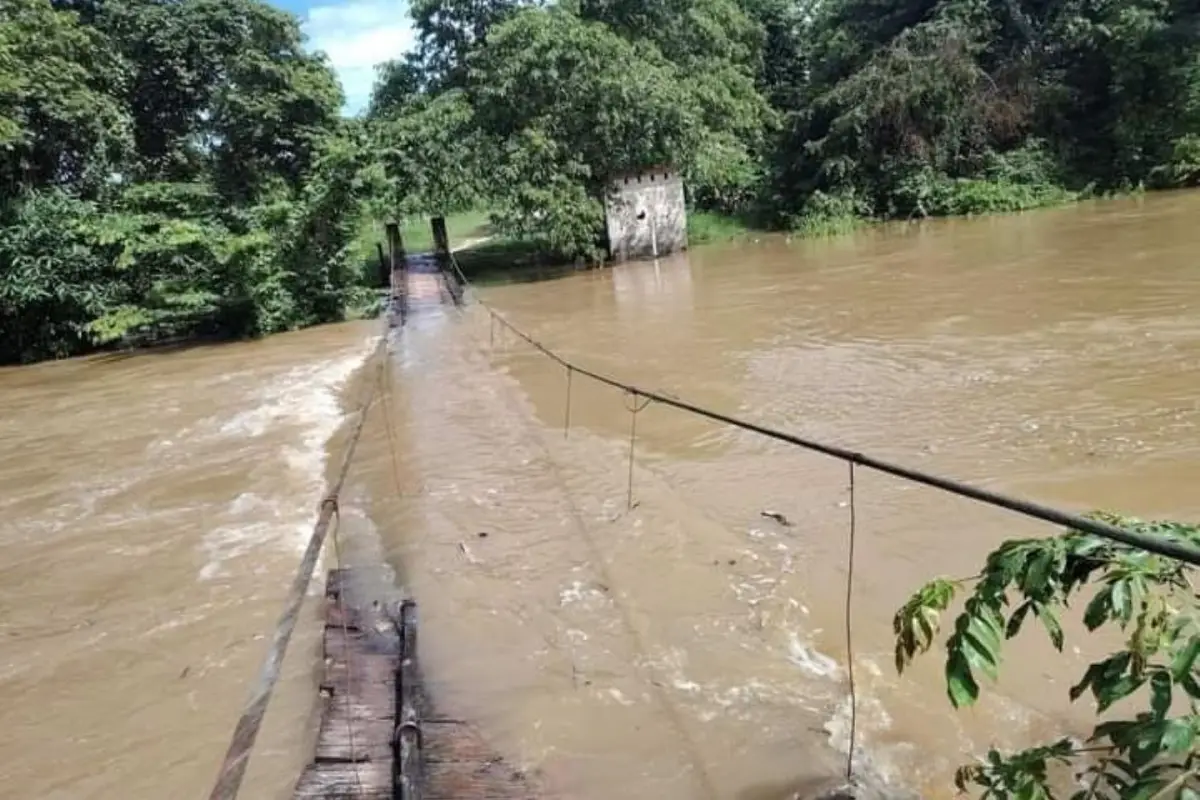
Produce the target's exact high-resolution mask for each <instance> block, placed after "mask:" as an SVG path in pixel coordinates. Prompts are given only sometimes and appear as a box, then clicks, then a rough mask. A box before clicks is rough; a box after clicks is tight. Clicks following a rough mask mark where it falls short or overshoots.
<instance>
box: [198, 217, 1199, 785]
mask: <svg viewBox="0 0 1200 800" xmlns="http://www.w3.org/2000/svg"><path fill="white" fill-rule="evenodd" d="M433 229H434V240H435V250H434V251H433V252H432V253H422V254H412V255H409V254H406V253H405V251H404V247H403V243H402V241H401V240H400V234H399V230H398V227H397V226H395V225H389V226H388V230H387V239H388V246H387V252H386V253H385V252H384V248H383V247H382V246H381V247H380V250H379V253H380V274H381V282H386V285H387V287H388V290H387V291H388V295H387V296H388V299H389V304H388V309H387V312H386V314H385V319H386V325H387V329H388V331H389V332H387V333H385V334H384V335H383V336H381V337H380V342H379V345H378V349H377V352H376V353H375V355H374V357H373V358H372V360H371V361H370V362H369V363H371V364H373V365H374V369H375V377H374V379H373V380H370V381H368V382H367V384H366V389H365V390H364V393H363V397H362V398H361V401H360V404H359V407H358V411H357V416H356V418H355V419H354V421H353V423H352V428H351V435H350V438H349V440H348V445H347V447H346V449H345V453H344V457H343V460H342V463H341V466H340V470H339V471H338V472H337V473H336V474H337V475H338V478H337V480H336V481H335V482H334V483H333V485H332V486H331V487H330V489H329V493H328V495H327V496H326V497H325V499H324V500H323V501H322V502H321V504H320V508H319V513H318V516H317V521H316V523H315V525H314V528H313V532H312V536H311V538H310V540H309V542H308V547H307V549H306V551H305V554H304V556H303V558H302V560H301V563H300V566H299V568H298V570H297V574H296V576H295V579H294V582H293V585H292V587H291V591H290V592H289V595H288V599H287V602H286V604H285V607H284V609H283V611H282V613H281V615H280V618H279V621H278V624H277V626H276V628H275V630H274V632H273V635H272V639H271V644H270V648H269V650H268V654H267V657H266V659H265V661H264V663H263V665H262V668H261V670H260V672H259V675H258V676H257V679H256V680H255V682H254V684H253V688H252V691H251V694H250V698H249V700H248V702H247V704H246V706H245V709H244V712H243V714H242V716H241V718H240V719H239V721H238V724H237V726H236V728H235V730H234V732H233V735H232V738H231V741H230V745H229V748H228V751H227V753H226V757H225V759H224V761H223V763H222V765H221V768H220V772H219V775H218V779H217V781H216V784H215V785H214V787H213V789H212V792H211V794H210V800H232V799H233V798H235V797H237V796H238V793H239V790H240V788H241V783H242V777H243V775H244V773H245V770H246V766H247V763H248V761H249V758H250V756H251V753H252V751H253V748H254V744H255V741H256V739H257V735H258V730H259V727H260V725H261V723H262V719H263V716H264V714H265V711H266V708H267V705H268V703H269V700H270V697H271V694H272V691H273V689H274V687H275V684H276V682H277V680H278V678H279V674H280V667H281V663H282V660H283V656H284V653H285V651H286V649H287V645H288V642H289V640H290V638H291V635H292V632H293V631H294V629H295V626H296V622H297V618H298V615H299V610H300V607H301V604H302V602H303V599H304V596H305V594H306V593H307V589H308V586H309V584H310V582H311V580H312V577H313V573H314V571H315V569H316V565H317V563H318V561H319V559H320V555H321V553H322V551H323V550H325V549H326V548H327V547H328V548H329V550H330V551H332V554H333V560H334V567H333V569H332V570H331V571H330V572H329V574H328V577H327V580H326V583H325V596H324V606H325V607H324V632H323V652H324V668H323V670H324V671H323V678H322V680H321V682H320V685H319V693H320V700H319V702H320V712H321V722H320V728H319V732H318V740H317V744H316V748H315V752H314V754H313V757H312V760H311V762H310V763H309V765H308V766H307V768H306V769H305V770H304V772H303V774H302V775H301V776H300V777H299V779H298V781H297V784H296V787H295V793H294V796H295V797H296V798H304V799H305V800H315V799H316V798H325V799H329V798H403V799H404V800H419V799H420V798H428V799H429V800H443V798H446V799H449V798H495V799H496V800H503V799H504V798H530V800H532V798H540V797H546V796H547V791H546V787H544V786H540V785H538V783H537V781H536V780H535V779H533V778H531V777H530V776H528V775H525V774H524V773H522V772H521V771H520V770H518V769H514V768H513V767H512V766H511V765H509V764H506V763H505V762H504V760H503V759H502V758H501V757H500V756H499V755H498V754H497V753H495V752H494V751H492V750H491V749H489V747H488V745H487V742H486V740H485V738H484V736H483V735H481V733H480V731H479V730H478V729H477V728H476V727H475V726H473V725H472V724H471V723H470V722H469V721H467V720H459V719H453V718H449V717H446V716H443V715H441V714H440V713H439V710H438V705H437V698H436V697H430V696H429V694H428V693H427V692H426V691H425V689H424V684H423V682H422V679H421V669H420V664H419V659H418V651H417V631H418V624H417V620H418V615H417V604H416V601H415V599H412V598H410V599H406V600H404V601H403V602H401V603H399V604H394V605H389V604H387V603H384V602H381V601H380V600H379V598H378V597H375V596H372V592H371V589H370V581H369V580H366V579H364V578H362V576H360V575H358V574H357V573H356V571H355V570H353V569H347V568H344V567H343V566H342V565H341V563H340V562H341V558H340V552H341V547H340V543H339V538H338V527H339V507H338V501H339V496H340V494H341V492H342V489H343V486H344V483H345V480H346V475H347V473H348V471H349V467H350V464H351V463H352V462H353V459H354V456H355V451H356V448H357V445H358V442H359V440H360V438H361V436H362V432H363V426H364V421H365V419H366V415H367V412H368V410H369V409H370V408H371V407H372V406H373V405H375V404H376V403H377V402H383V403H385V404H386V402H387V400H386V394H385V393H384V392H381V391H380V387H381V386H382V385H383V384H384V382H385V381H384V377H385V373H386V369H387V367H388V363H389V360H390V359H389V352H388V351H389V347H390V342H391V340H392V337H394V336H400V335H403V329H404V326H405V323H406V321H407V319H408V316H409V315H410V314H412V313H420V312H421V310H422V309H423V308H425V307H427V306H430V305H442V304H446V305H451V306H453V307H455V308H458V309H462V308H463V307H464V306H465V305H467V304H472V305H476V306H478V307H479V308H482V309H483V310H484V311H485V312H486V314H487V315H488V319H489V325H490V326H491V329H492V336H491V340H492V341H493V342H494V340H495V334H496V331H497V330H500V329H502V330H504V331H506V332H507V333H509V334H511V335H513V336H515V337H516V338H517V339H518V340H520V341H521V342H523V343H524V344H525V345H527V346H528V347H529V348H531V349H532V350H533V351H536V352H537V353H540V354H541V355H542V356H544V357H545V358H546V359H548V360H549V361H550V362H551V363H553V364H555V365H557V366H558V367H559V368H561V369H562V371H563V376H564V384H563V385H564V405H563V427H564V433H567V434H569V431H570V428H571V394H572V389H573V386H574V385H575V383H576V381H578V380H589V381H594V382H596V383H599V384H604V385H606V386H609V387H611V388H614V389H617V390H619V391H621V392H623V393H624V394H625V395H626V398H627V404H626V407H627V409H628V411H629V440H628V476H627V494H626V497H625V501H626V505H627V507H628V508H630V509H632V508H633V507H634V505H635V486H634V469H633V467H634V463H635V459H636V452H637V451H636V447H637V420H638V415H639V414H640V412H641V411H642V410H643V409H645V408H646V407H648V406H649V405H650V404H657V405H661V406H665V407H669V408H672V409H675V410H677V411H679V412H681V413H686V414H692V415H696V416H698V417H701V418H704V419H707V420H709V421H710V422H713V423H715V424H719V425H726V426H732V427H734V428H739V429H741V430H744V431H748V432H751V433H754V434H757V435H759V436H762V437H765V438H767V439H770V440H774V441H777V442H781V443H784V444H787V445H791V446H793V447H798V448H802V449H805V450H809V451H812V452H816V453H820V454H822V455H824V456H827V457H829V458H832V459H836V460H838V461H840V462H842V463H844V464H845V465H846V481H847V486H848V489H849V502H848V513H847V520H846V523H847V535H848V537H849V548H848V551H847V564H846V569H847V586H846V598H845V651H846V652H845V655H846V658H845V665H846V668H847V671H848V685H847V691H848V692H849V695H850V703H851V706H850V707H851V715H850V734H849V744H850V752H849V753H848V755H847V758H846V768H845V778H846V781H847V783H846V786H847V787H853V784H854V779H855V774H854V764H855V759H854V748H855V746H856V743H857V739H856V735H855V723H856V718H857V715H856V709H857V704H858V698H857V696H856V687H855V680H854V658H853V655H852V654H853V652H854V642H853V632H854V628H853V613H854V608H853V603H852V597H853V592H852V589H853V581H854V558H855V551H854V538H855V534H856V504H855V495H854V492H855V485H856V476H857V475H858V474H859V473H860V472H861V471H862V470H870V471H874V472H880V473H884V474H887V475H890V476H893V477H896V478H900V479H902V480H905V481H909V482H912V483H916V484H920V485H924V486H928V487H931V488H934V489H937V490H939V491H942V492H947V493H949V494H952V495H956V496H959V497H963V498H967V499H969V500H972V501H975V502H978V503H983V504H986V505H989V506H993V507H996V508H1000V509H1004V510H1007V511H1010V512H1013V513H1015V514H1019V515H1022V516H1024V517H1027V518H1032V519H1035V520H1039V521H1041V522H1044V523H1048V524H1051V525H1054V526H1057V527H1058V528H1068V529H1072V530H1075V531H1079V532H1082V533H1087V534H1091V535H1094V536H1097V537H1101V538H1103V539H1106V540H1109V541H1113V542H1117V543H1121V544H1123V545H1127V546H1130V547H1135V548H1139V549H1142V550H1145V551H1147V552H1151V553H1155V554H1158V555H1161V556H1164V557H1167V558H1171V559H1177V560H1179V561H1183V562H1185V563H1188V564H1192V565H1200V548H1197V547H1195V546H1194V545H1192V544H1190V543H1188V542H1186V541H1181V540H1178V539H1173V538H1170V537H1166V536H1164V537H1150V536H1145V535H1141V534H1138V533H1134V532H1131V531H1128V530H1125V529H1123V528H1120V527H1117V526H1115V525H1112V524H1109V523H1107V522H1105V521H1102V520H1098V519H1093V518H1090V517H1084V516H1080V515H1077V514H1073V513H1070V512H1067V511H1063V510H1061V509H1056V508H1051V507H1047V506H1044V505H1041V504H1038V503H1034V502H1030V501H1028V500H1024V499H1020V498H1015V497H1010V496H1007V495H1003V494H1000V493H997V492H993V491H989V490H987V489H983V488H980V487H977V486H973V485H969V484H966V483H963V482H960V481H957V480H953V479H950V478H947V477H943V476H938V475H933V474H930V473H927V472H924V471H921V470H917V469H913V468H911V467H907V466H904V465H901V464H897V463H893V462H891V461H887V460H883V459H880V458H876V457H873V456H871V455H869V454H866V453H861V452H857V451H853V450H850V449H847V448H844V447H840V446H838V445H836V444H831V443H827V442H822V441H816V440H813V439H810V438H807V437H804V436H800V435H796V434H793V433H789V432H786V431H781V430H777V429H774V428H771V427H768V426H765V425H761V424H756V423H753V422H749V421H746V420H743V419H739V418H737V417H735V416H732V415H729V414H726V413H723V412H720V411H718V410H714V409H710V408H706V407H703V406H701V405H698V404H694V403H691V402H689V401H688V400H686V399H684V398H681V397H678V396H675V395H673V394H669V393H666V392H664V391H662V390H658V389H653V388H648V387H640V386H636V385H633V384H630V383H628V382H625V381H623V380H621V379H620V378H619V377H618V376H613V375H607V374H604V373H601V372H598V371H595V370H593V369H591V368H590V367H588V366H587V365H585V364H581V363H577V362H575V361H573V360H570V359H567V358H565V357H563V356H561V355H560V354H559V353H558V352H556V351H555V350H554V349H553V347H552V346H550V345H548V344H546V343H544V342H541V341H539V340H538V339H537V338H535V337H533V336H531V335H529V334H528V333H527V332H525V331H524V330H522V329H521V328H520V327H519V326H518V325H517V324H516V323H514V322H513V321H511V320H510V319H508V318H507V317H506V316H505V315H504V314H502V313H501V312H500V311H499V310H497V309H496V308H493V307H492V306H491V305H490V304H489V303H487V301H486V300H485V299H484V298H482V297H481V296H480V293H479V292H477V291H475V290H474V288H473V287H472V285H471V283H470V281H469V280H468V278H467V276H466V275H465V274H464V273H463V271H462V269H461V268H460V266H459V265H458V263H457V261H456V259H455V257H454V254H453V252H452V251H451V249H450V246H449V242H448V240H447V237H446V230H445V225H444V222H443V221H441V220H434V223H433ZM392 457H393V459H395V458H396V453H395V449H394V444H393V452H392ZM699 772H700V776H701V779H702V781H704V771H703V769H702V767H701V768H700V769H699ZM705 788H706V791H707V794H708V795H709V796H710V797H712V798H714V800H715V797H716V796H717V795H716V792H715V791H714V790H713V789H712V786H711V784H710V783H707V782H706V786H705ZM847 791H848V792H849V793H852V789H848V790H847Z"/></svg>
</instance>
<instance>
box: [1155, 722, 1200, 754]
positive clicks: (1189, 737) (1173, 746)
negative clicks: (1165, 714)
mask: <svg viewBox="0 0 1200 800" xmlns="http://www.w3.org/2000/svg"><path fill="white" fill-rule="evenodd" d="M1196 722H1197V718H1196V717H1192V718H1191V719H1190V720H1189V719H1186V718H1185V719H1169V720H1167V722H1166V724H1165V725H1164V726H1163V734H1162V740H1161V742H1162V749H1163V750H1166V751H1167V752H1168V753H1188V752H1191V750H1192V745H1193V743H1195V741H1196Z"/></svg>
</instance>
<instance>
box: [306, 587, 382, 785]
mask: <svg viewBox="0 0 1200 800" xmlns="http://www.w3.org/2000/svg"><path fill="white" fill-rule="evenodd" d="M324 634H325V635H324V648H325V654H324V655H325V658H324V676H323V678H322V680H321V696H322V698H323V699H322V703H321V726H320V729H319V732H318V735H317V744H316V752H315V754H314V757H313V760H312V762H311V763H310V764H309V765H308V767H307V768H306V769H305V770H304V773H303V774H302V775H301V776H300V780H299V782H298V783H297V784H296V789H295V793H294V797H295V798H296V800H334V798H337V799H338V800H363V799H366V800H376V799H378V800H383V798H387V800H391V798H392V793H393V782H394V772H395V761H396V759H395V747H394V744H393V737H394V735H395V729H396V675H397V671H398V660H399V641H398V636H397V631H396V626H395V625H394V624H393V623H392V622H391V620H390V619H388V617H387V615H386V614H385V613H384V612H383V609H382V607H381V606H380V605H379V604H378V603H374V602H371V601H370V600H369V599H367V598H363V597H361V596H359V592H358V591H357V590H356V580H355V575H354V573H353V571H351V570H333V571H331V572H330V573H329V579H328V581H327V583H326V591H325V631H324Z"/></svg>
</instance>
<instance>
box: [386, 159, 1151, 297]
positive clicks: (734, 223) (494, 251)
mask: <svg viewBox="0 0 1200 800" xmlns="http://www.w3.org/2000/svg"><path fill="white" fill-rule="evenodd" d="M1143 192H1144V190H1141V189H1138V190H1136V191H1130V192H1125V193H1122V194H1116V193H1108V194H1099V193H1095V192H1091V191H1088V190H1083V191H1071V190H1068V189H1065V188H1062V187H1060V186H1056V185H1052V184H1022V183H1016V182H1011V181H994V180H975V179H961V180H946V181H944V182H942V183H939V184H937V185H936V186H934V187H932V188H931V189H930V192H929V194H928V197H927V203H926V205H927V208H926V209H925V211H926V213H925V214H924V215H923V216H918V217H910V218H909V219H907V220H905V219H900V218H897V217H868V216H861V215H859V214H856V213H854V212H853V210H852V204H849V203H846V202H841V201H835V200H831V199H828V198H827V199H825V200H823V201H821V202H819V203H816V204H815V206H814V211H813V213H811V214H808V215H806V216H801V217H798V218H795V219H793V220H790V221H789V223H788V224H786V225H783V226H772V225H767V224H763V223H762V222H761V221H759V220H756V219H755V218H754V217H753V216H752V215H750V214H728V213H722V212H717V211H703V210H691V211H689V213H688V221H687V230H688V244H689V247H690V248H691V249H695V248H697V247H704V246H707V245H721V244H730V243H734V242H738V241H743V240H748V239H758V238H761V237H765V236H785V237H792V238H806V239H807V238H811V239H815V238H823V237H830V236H844V235H847V234H851V233H854V232H855V231H859V230H862V229H863V228H868V227H873V226H878V225H894V224H896V223H905V222H921V221H926V220H931V219H972V218H976V217H981V216H997V215H1005V214H1014V213H1023V212H1028V211H1040V210H1047V209H1052V208H1062V207H1065V206H1069V205H1072V204H1075V203H1081V202H1086V201H1093V200H1110V199H1117V198H1118V197H1125V196H1131V195H1135V194H1141V193H1143ZM446 227H447V231H448V232H449V235H450V240H451V243H452V244H453V243H456V242H459V243H461V242H463V241H464V240H470V239H477V240H478V243H469V244H467V245H466V246H465V247H463V248H462V249H460V250H459V251H458V253H457V256H456V257H457V259H458V262H459V264H460V266H461V267H462V269H463V271H464V272H466V273H467V274H468V275H469V276H470V277H472V278H478V279H480V280H484V281H488V282H512V281H520V280H522V279H525V278H528V277H531V276H533V277H536V276H542V277H544V276H545V274H546V273H551V274H557V273H560V272H562V271H563V270H564V269H565V268H566V267H567V266H568V264H567V263H566V262H565V261H564V260H563V259H561V258H555V257H554V256H552V255H550V254H548V253H546V252H545V251H543V250H540V249H539V248H538V247H537V246H536V245H535V244H532V243H529V242H522V241H518V240H514V239H507V238H504V237H500V236H494V235H490V234H491V231H492V228H491V226H490V225H488V224H487V213H486V212H478V211H475V212H468V213H466V214H458V215H450V216H448V217H447V218H446ZM402 232H403V233H402V235H403V236H404V241H405V246H406V247H407V248H408V249H409V250H420V249H423V248H429V247H432V246H433V238H432V233H431V232H430V228H429V225H428V224H422V221H420V220H408V221H406V222H405V223H404V224H403V226H402ZM376 257H377V256H376Z"/></svg>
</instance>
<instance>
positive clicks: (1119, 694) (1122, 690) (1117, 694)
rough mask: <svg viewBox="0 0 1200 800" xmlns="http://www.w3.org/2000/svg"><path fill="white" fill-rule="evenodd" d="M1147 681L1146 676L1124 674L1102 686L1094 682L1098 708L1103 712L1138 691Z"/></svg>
mask: <svg viewBox="0 0 1200 800" xmlns="http://www.w3.org/2000/svg"><path fill="white" fill-rule="evenodd" d="M1145 682H1146V680H1145V678H1134V677H1133V676H1131V675H1123V676H1121V677H1120V678H1118V679H1117V680H1115V681H1113V682H1111V683H1105V684H1102V685H1100V686H1096V685H1095V684H1093V685H1092V689H1093V691H1094V692H1095V694H1096V701H1097V709H1098V710H1099V711H1101V712H1104V711H1107V710H1108V709H1109V708H1110V707H1111V706H1112V705H1113V704H1114V703H1117V702H1120V701H1121V700H1124V699H1125V698H1126V697H1128V696H1129V695H1131V694H1133V693H1134V692H1136V691H1137V690H1138V689H1139V688H1140V687H1141V686H1142V684H1143V683H1145Z"/></svg>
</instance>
